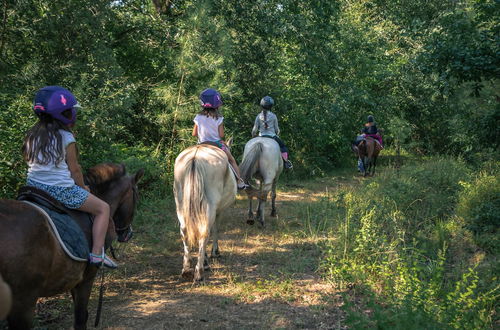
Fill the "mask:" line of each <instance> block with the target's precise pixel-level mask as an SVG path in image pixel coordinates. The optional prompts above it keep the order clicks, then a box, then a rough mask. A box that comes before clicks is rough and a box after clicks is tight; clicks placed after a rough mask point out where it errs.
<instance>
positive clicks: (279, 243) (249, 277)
mask: <svg viewBox="0 0 500 330" xmlns="http://www.w3.org/2000/svg"><path fill="white" fill-rule="evenodd" d="M356 180H359V178H357V177H355V176H352V177H350V178H349V177H347V178H345V177H326V178H321V179H315V180H311V181H308V182H305V183H304V184H302V183H300V184H297V183H294V184H292V183H290V184H284V185H282V186H281V187H280V189H279V190H278V198H277V210H278V216H277V217H276V218H271V217H269V216H267V217H266V222H267V226H266V228H264V229H262V228H260V227H259V226H257V225H254V226H249V225H247V224H246V222H245V219H246V213H247V200H246V196H243V195H239V196H238V199H237V201H236V203H235V204H234V205H233V206H232V207H231V208H230V209H229V210H228V212H226V216H225V219H224V221H223V223H222V224H221V225H220V240H219V244H220V252H221V257H220V258H218V259H215V260H213V259H212V260H211V267H212V268H211V271H210V272H207V273H206V281H205V283H204V285H193V284H192V283H191V282H185V281H182V280H181V278H180V272H181V267H182V249H181V241H180V235H179V233H178V226H177V220H176V217H175V207H174V204H173V203H172V202H167V204H168V206H167V207H165V205H160V206H154V207H153V206H152V207H149V205H141V206H140V209H139V214H140V215H139V216H140V217H141V221H140V222H141V223H140V224H138V225H136V228H135V229H136V230H137V231H138V233H137V235H136V237H135V238H134V239H133V240H132V242H131V243H129V244H128V245H121V246H119V249H120V250H119V251H118V254H119V262H120V268H119V269H118V270H117V271H115V272H107V282H106V293H105V300H104V306H103V315H102V318H101V324H100V326H99V328H102V329H143V330H144V329H266V328H267V329H269V328H272V329H277V328H279V329H284V328H286V329H343V328H346V326H345V323H344V320H345V313H344V312H343V310H342V309H341V308H340V307H341V306H342V304H343V300H342V296H341V294H340V293H341V292H339V291H338V290H336V288H335V287H334V286H333V285H332V284H331V283H328V282H327V281H325V280H324V279H322V278H321V276H320V275H319V274H318V267H319V266H320V265H319V262H320V259H321V251H320V248H319V245H318V244H321V243H320V242H321V240H324V238H321V237H317V236H316V235H313V234H311V231H310V230H309V229H308V228H305V226H304V221H303V219H299V218H298V213H299V212H298V210H300V209H302V210H303V209H304V208H310V207H314V203H315V202H317V201H318V200H320V199H321V198H323V197H324V196H325V195H326V194H328V193H329V192H332V191H334V190H335V189H338V187H341V186H346V185H352V184H356ZM254 206H255V204H254ZM165 211H166V212H167V213H166V214H165ZM158 212H159V213H158ZM269 213H270V206H269V205H268V207H267V209H266V215H268V214H269ZM146 218H147V219H149V220H146ZM153 218H155V219H156V221H152V219H153ZM144 221H148V224H150V222H152V224H151V225H149V226H147V227H144ZM165 223H168V225H167V226H165ZM141 227H143V228H141ZM209 247H210V245H209ZM96 284H97V280H96ZM97 297H98V289H97V285H96V286H95V287H94V291H93V293H92V297H91V306H90V309H89V311H90V318H89V323H88V326H89V327H91V326H93V322H94V318H95V310H96V304H97ZM70 302H71V298H70V295H69V294H65V295H61V296H58V297H54V298H49V299H44V300H42V302H41V303H39V304H38V309H39V310H38V319H37V324H38V328H39V329H59V328H69V327H70V326H71V322H72V316H71V304H70Z"/></svg>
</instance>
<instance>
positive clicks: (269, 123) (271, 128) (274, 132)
mask: <svg viewBox="0 0 500 330" xmlns="http://www.w3.org/2000/svg"><path fill="white" fill-rule="evenodd" d="M273 105H274V100H273V98H272V97H270V96H264V97H263V98H262V100H260V107H261V108H262V111H261V112H260V113H259V114H258V115H257V117H256V118H255V124H254V125H253V129H252V137H255V136H257V132H258V134H259V136H264V137H269V138H272V139H274V140H275V141H276V142H278V144H279V146H280V150H281V157H282V158H283V162H284V166H285V168H287V169H291V168H293V165H292V163H291V162H290V160H288V148H287V147H286V145H285V143H283V141H282V140H281V139H280V138H279V137H278V134H279V133H280V129H279V126H278V117H276V115H275V114H274V113H273V112H271V108H272V107H273Z"/></svg>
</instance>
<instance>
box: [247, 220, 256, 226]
mask: <svg viewBox="0 0 500 330" xmlns="http://www.w3.org/2000/svg"><path fill="white" fill-rule="evenodd" d="M247 223H248V224H249V225H253V224H254V223H255V220H254V219H248V220H247Z"/></svg>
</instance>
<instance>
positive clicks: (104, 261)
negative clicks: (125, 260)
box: [89, 249, 118, 269]
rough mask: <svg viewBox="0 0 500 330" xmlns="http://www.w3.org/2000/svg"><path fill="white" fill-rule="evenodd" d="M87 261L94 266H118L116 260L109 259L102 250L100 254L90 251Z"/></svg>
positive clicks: (112, 267)
mask: <svg viewBox="0 0 500 330" xmlns="http://www.w3.org/2000/svg"><path fill="white" fill-rule="evenodd" d="M103 250H104V249H103ZM89 263H90V264H91V265H94V266H97V267H101V266H102V265H104V266H106V267H108V268H111V269H115V268H117V267H118V265H117V264H116V262H114V261H113V260H111V259H110V258H109V257H108V256H107V255H106V254H105V253H104V251H102V254H101V255H98V254H93V253H90V255H89Z"/></svg>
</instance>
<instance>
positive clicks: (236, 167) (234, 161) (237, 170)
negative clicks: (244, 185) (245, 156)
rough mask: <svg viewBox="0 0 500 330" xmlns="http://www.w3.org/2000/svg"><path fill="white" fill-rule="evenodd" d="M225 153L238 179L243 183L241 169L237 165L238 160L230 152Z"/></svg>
mask: <svg viewBox="0 0 500 330" xmlns="http://www.w3.org/2000/svg"><path fill="white" fill-rule="evenodd" d="M224 152H225V153H226V155H227V159H228V160H229V164H231V166H232V167H233V169H234V171H235V172H236V176H237V177H238V180H240V181H242V182H243V179H242V178H241V174H240V168H239V167H238V164H237V163H236V160H235V159H234V157H233V155H231V153H230V152H229V150H224Z"/></svg>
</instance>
